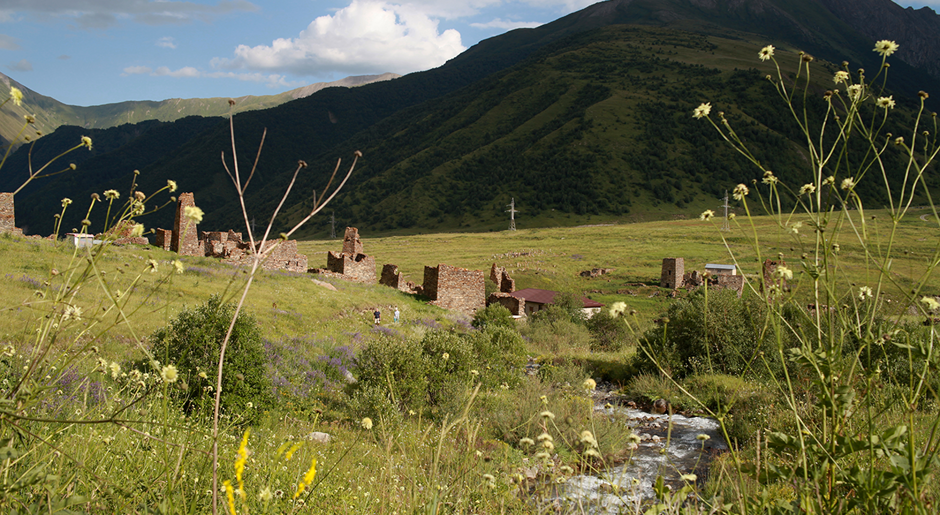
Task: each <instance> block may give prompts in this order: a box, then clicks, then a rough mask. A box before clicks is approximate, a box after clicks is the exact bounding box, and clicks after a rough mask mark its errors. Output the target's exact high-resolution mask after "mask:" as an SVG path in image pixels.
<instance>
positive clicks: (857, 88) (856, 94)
mask: <svg viewBox="0 0 940 515" xmlns="http://www.w3.org/2000/svg"><path fill="white" fill-rule="evenodd" d="M845 91H846V92H847V93H848V94H849V98H850V99H851V100H858V99H859V98H861V97H862V85H861V84H852V85H851V86H849V87H847V88H845Z"/></svg>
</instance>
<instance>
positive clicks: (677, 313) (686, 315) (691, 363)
mask: <svg viewBox="0 0 940 515" xmlns="http://www.w3.org/2000/svg"><path fill="white" fill-rule="evenodd" d="M706 304H707V313H708V315H707V316H708V318H707V323H706V318H705V317H706ZM764 316H765V311H764V305H763V304H761V302H760V300H759V299H756V298H743V299H742V298H738V296H737V294H736V293H735V292H734V291H731V290H720V291H714V292H710V293H709V294H708V298H707V303H706V297H705V295H704V294H703V291H702V290H698V291H696V292H694V293H693V294H692V295H690V296H689V297H688V298H687V299H684V300H679V301H676V302H675V303H673V304H672V305H671V306H670V307H669V310H668V311H667V312H666V317H665V318H664V319H663V322H662V323H661V324H660V326H659V327H654V328H652V329H650V330H649V331H647V332H646V333H645V334H644V335H643V336H642V337H641V339H640V349H638V351H637V353H636V356H635V358H634V359H635V360H636V366H637V369H638V370H641V371H646V372H649V373H654V372H656V371H657V370H658V368H657V366H658V367H662V368H663V370H665V371H666V372H668V373H669V374H671V375H673V376H675V377H684V376H686V375H689V374H693V373H723V374H731V375H742V374H748V373H750V374H754V373H758V374H760V375H767V373H771V374H775V373H776V372H777V371H778V370H779V368H780V363H779V359H778V358H777V352H776V347H775V344H774V343H773V342H772V341H771V340H770V338H764V337H763V336H762V334H761V329H762V328H763V327H764V323H763V321H764ZM654 361H655V362H654ZM765 361H766V365H767V366H765ZM768 366H769V369H768V368H767V367H768Z"/></svg>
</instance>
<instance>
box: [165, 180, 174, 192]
mask: <svg viewBox="0 0 940 515" xmlns="http://www.w3.org/2000/svg"><path fill="white" fill-rule="evenodd" d="M166 187H167V189H168V190H170V193H173V192H174V191H176V181H174V180H171V179H167V181H166Z"/></svg>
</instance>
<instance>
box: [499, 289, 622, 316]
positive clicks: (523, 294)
mask: <svg viewBox="0 0 940 515" xmlns="http://www.w3.org/2000/svg"><path fill="white" fill-rule="evenodd" d="M509 295H511V296H513V297H515V298H517V299H520V300H525V314H526V315H527V316H528V315H531V314H532V313H535V312H536V311H539V310H542V309H545V306H547V305H549V304H553V303H554V300H555V296H556V295H558V292H557V291H552V290H541V289H539V288H525V289H523V290H517V291H514V292H511V293H510V294H509ZM581 302H583V304H584V305H583V307H582V308H581V310H582V311H583V312H584V314H585V316H587V317H588V318H591V317H592V316H594V314H595V313H597V312H598V311H600V309H601V308H602V307H604V305H603V304H601V303H600V302H597V301H594V300H591V299H589V298H587V297H581Z"/></svg>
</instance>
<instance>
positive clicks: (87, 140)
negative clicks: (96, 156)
mask: <svg viewBox="0 0 940 515" xmlns="http://www.w3.org/2000/svg"><path fill="white" fill-rule="evenodd" d="M82 145H84V146H86V147H88V150H91V138H89V137H88V136H82Z"/></svg>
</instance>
